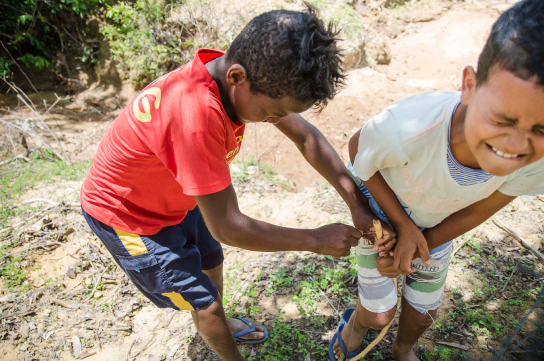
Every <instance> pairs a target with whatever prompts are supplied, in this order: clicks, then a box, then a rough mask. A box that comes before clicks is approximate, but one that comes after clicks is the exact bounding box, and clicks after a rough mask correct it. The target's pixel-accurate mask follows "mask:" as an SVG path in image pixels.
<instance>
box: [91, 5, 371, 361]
mask: <svg viewBox="0 0 544 361" xmlns="http://www.w3.org/2000/svg"><path fill="white" fill-rule="evenodd" d="M336 35H337V33H336V32H335V31H334V30H333V27H332V26H331V25H330V24H329V25H328V26H325V24H324V23H323V21H321V20H320V19H319V18H318V17H317V16H316V14H315V13H314V12H313V11H312V10H311V9H310V10H309V11H308V12H294V11H284V10H278V11H271V12H268V13H265V14H262V15H260V16H258V17H256V18H254V19H253V20H252V21H251V22H250V23H249V24H248V25H247V26H246V27H245V28H244V29H243V30H242V32H241V33H240V34H239V35H238V36H237V38H236V39H235V40H234V42H233V43H232V46H231V48H230V49H229V50H228V52H227V53H226V54H224V53H223V52H219V51H214V50H206V49H201V50H199V51H198V52H197V54H196V55H195V58H194V59H193V61H191V62H189V63H187V64H185V65H184V66H182V67H180V68H178V69H176V70H174V71H172V72H170V73H169V74H166V75H164V76H162V77H161V78H159V79H157V80H155V81H154V82H152V83H151V84H149V85H148V86H147V87H146V88H145V89H144V90H143V91H142V92H141V93H140V94H139V95H138V96H137V97H136V98H135V99H134V100H133V101H132V102H131V103H130V104H129V105H128V106H127V107H126V108H125V109H124V110H123V111H122V112H121V114H120V115H119V117H118V118H117V119H116V120H115V122H114V123H113V125H112V127H111V129H110V130H109V132H108V133H107V134H106V136H105V137H104V140H103V141H102V143H101V144H100V147H99V149H98V152H97V154H96V156H95V158H94V162H93V165H92V167H91V170H90V172H89V175H88V177H87V179H86V180H85V182H84V183H83V186H82V190H81V204H82V207H83V213H84V216H85V218H86V220H87V222H88V224H89V226H90V227H91V229H92V230H93V231H94V232H95V233H96V234H97V235H98V237H99V238H100V239H101V241H102V242H103V243H104V245H105V246H106V247H107V248H108V250H109V251H110V253H111V254H112V255H113V257H114V259H115V260H116V262H117V263H118V264H119V266H120V267H121V268H122V269H123V270H124V271H125V272H126V273H127V275H128V276H129V278H130V279H131V281H132V282H133V283H134V284H135V285H136V286H137V287H138V289H139V290H140V291H141V292H142V293H143V294H144V295H145V296H146V297H148V298H149V299H150V300H151V301H153V302H154V303H155V304H156V305H157V306H158V307H171V308H174V309H176V310H190V311H191V312H192V316H193V320H194V322H195V325H196V327H197V329H198V331H199V333H200V334H201V335H202V337H203V338H204V339H205V340H206V342H208V344H209V345H210V346H211V347H212V348H213V350H214V351H215V352H216V353H217V355H219V357H221V358H222V359H223V360H243V358H242V356H241V355H240V353H239V352H238V349H237V347H236V344H235V338H236V339H237V340H239V341H242V342H251V343H256V342H262V341H264V340H265V339H266V337H267V332H266V329H265V328H264V327H263V326H262V325H258V324H256V325H254V324H253V322H251V321H249V320H247V319H236V318H229V319H227V318H226V317H225V314H224V311H223V306H222V301H221V294H222V289H223V268H222V263H223V252H222V248H221V245H220V243H219V242H221V243H225V244H228V245H231V246H236V247H240V248H245V249H248V250H253V251H261V252H274V251H311V252H316V253H320V254H329V255H332V256H345V255H348V254H349V251H350V247H351V246H355V245H357V242H358V239H359V238H361V236H362V235H361V232H360V231H358V230H357V229H355V228H353V227H350V226H346V225H341V224H330V225H327V226H323V227H320V228H318V229H290V228H284V227H278V226H274V225H271V224H268V223H265V222H261V221H257V220H255V219H252V218H250V217H248V216H246V215H244V214H242V213H241V212H240V210H239V209H238V204H237V200H236V194H235V192H234V188H233V186H232V184H231V178H230V172H229V166H228V165H229V163H230V162H231V161H232V160H233V159H234V156H235V155H236V154H237V153H238V152H239V150H240V145H241V142H242V138H243V133H244V127H245V124H247V123H252V122H263V121H264V122H269V123H273V124H275V126H276V127H277V128H278V129H280V130H281V131H282V132H283V133H284V134H285V135H287V136H288V137H289V138H290V139H291V140H293V141H294V142H295V143H296V144H297V146H298V147H299V149H300V151H301V153H302V154H303V155H304V156H305V157H306V159H307V160H308V162H309V163H310V164H312V166H313V167H314V168H316V169H317V170H318V171H319V172H320V173H321V174H322V175H323V176H324V177H325V178H326V179H327V180H328V181H329V182H330V183H331V184H332V185H333V186H334V187H335V188H336V189H337V190H338V191H339V193H340V194H341V195H342V197H343V198H344V199H345V201H346V203H347V204H348V205H349V206H350V209H351V211H352V215H353V219H354V222H355V225H356V226H357V225H358V224H368V220H367V219H366V218H365V217H368V216H367V215H368V214H371V212H369V211H368V209H366V208H365V207H367V204H368V202H367V201H366V198H365V197H364V196H362V194H361V192H359V191H358V189H357V187H356V186H355V184H354V183H353V181H352V179H351V178H350V175H349V173H348V172H347V170H346V168H345V167H344V165H343V164H342V162H341V160H340V159H339V157H338V155H337V154H336V153H335V151H334V150H333V149H332V147H331V146H330V144H329V143H328V142H327V141H326V139H325V138H324V137H323V135H322V134H321V133H320V132H319V131H318V130H317V129H316V128H315V127H313V126H312V125H310V124H309V123H308V122H306V121H305V120H304V119H303V118H302V117H301V116H300V115H298V113H301V112H303V111H305V110H307V109H309V108H311V107H317V108H321V107H323V106H325V105H326V103H327V101H328V100H330V99H332V98H333V97H334V95H335V94H336V93H337V91H338V89H339V86H340V85H341V84H342V83H343V79H344V75H343V73H342V71H341V67H340V66H341V56H340V54H339V51H338V48H337V45H336V43H337V39H336V38H335V36H336ZM360 229H362V228H360ZM364 231H366V230H364ZM233 336H234V337H233Z"/></svg>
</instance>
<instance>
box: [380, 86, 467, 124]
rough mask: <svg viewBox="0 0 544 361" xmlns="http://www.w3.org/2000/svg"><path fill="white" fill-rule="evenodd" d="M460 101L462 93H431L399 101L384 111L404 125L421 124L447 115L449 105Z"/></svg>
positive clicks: (411, 96)
mask: <svg viewBox="0 0 544 361" xmlns="http://www.w3.org/2000/svg"><path fill="white" fill-rule="evenodd" d="M460 101H461V92H458V91H431V92H424V93H419V94H415V95H410V96H407V97H405V98H402V99H399V100H397V101H396V102H394V103H393V104H391V105H390V106H388V107H387V108H386V109H385V110H384V111H387V112H389V113H391V115H392V116H393V117H394V118H395V119H397V120H400V121H402V122H403V123H410V121H415V123H421V122H425V120H431V119H433V118H436V117H437V115H438V116H440V115H441V114H444V115H445V111H446V110H447V109H446V108H447V106H448V105H451V104H453V105H454V106H455V105H456V104H457V103H459V102H460ZM450 115H451V114H450ZM415 123H413V124H415Z"/></svg>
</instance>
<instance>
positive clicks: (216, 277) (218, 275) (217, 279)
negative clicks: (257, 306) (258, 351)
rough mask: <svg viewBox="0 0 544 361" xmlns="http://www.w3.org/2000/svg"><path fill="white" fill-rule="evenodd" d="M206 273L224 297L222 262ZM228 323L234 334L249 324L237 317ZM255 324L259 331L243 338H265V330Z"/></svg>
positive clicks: (228, 319)
mask: <svg viewBox="0 0 544 361" xmlns="http://www.w3.org/2000/svg"><path fill="white" fill-rule="evenodd" d="M204 273H205V274H206V275H207V276H208V277H209V278H210V279H211V280H212V282H213V283H214V284H215V287H217V291H219V296H220V297H221V298H222V297H223V264H222V263H221V264H220V265H219V266H217V267H215V268H213V269H210V270H204ZM195 313H196V312H193V320H194V321H195V325H196V319H195ZM227 324H228V326H229V329H230V331H231V333H232V334H233V335H234V334H235V333H238V332H240V331H243V330H245V329H247V328H248V325H247V324H246V323H245V322H242V321H240V320H238V319H236V318H227ZM254 325H255V329H256V330H257V331H258V332H250V333H248V334H245V335H244V336H242V337H241V338H243V339H245V340H259V339H261V338H263V337H264V333H263V332H262V331H263V329H262V327H261V326H259V325H258V324H256V323H254ZM197 328H198V325H197Z"/></svg>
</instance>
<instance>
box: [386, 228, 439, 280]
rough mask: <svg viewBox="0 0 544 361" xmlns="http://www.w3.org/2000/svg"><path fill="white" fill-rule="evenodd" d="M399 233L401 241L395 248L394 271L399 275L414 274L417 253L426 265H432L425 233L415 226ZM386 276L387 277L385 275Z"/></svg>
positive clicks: (402, 229)
mask: <svg viewBox="0 0 544 361" xmlns="http://www.w3.org/2000/svg"><path fill="white" fill-rule="evenodd" d="M398 232H399V241H398V242H397V245H396V247H395V252H394V260H393V265H392V267H393V269H394V270H396V271H397V272H398V273H399V274H403V275H407V274H410V273H414V272H415V271H416V269H415V268H414V267H412V266H411V265H412V259H413V257H414V254H415V253H416V252H419V255H420V257H421V260H422V261H423V263H424V264H426V265H429V264H431V262H430V258H431V255H430V253H429V247H428V246H427V240H426V239H425V236H423V233H422V232H421V231H420V230H419V229H418V228H417V227H416V226H415V225H413V224H410V225H407V226H406V227H402V228H401V229H400V230H398ZM384 276H385V275H384Z"/></svg>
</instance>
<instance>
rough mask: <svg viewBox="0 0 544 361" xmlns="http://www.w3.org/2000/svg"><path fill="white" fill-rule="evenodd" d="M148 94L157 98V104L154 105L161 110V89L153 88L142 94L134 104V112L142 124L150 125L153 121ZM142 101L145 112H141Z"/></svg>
mask: <svg viewBox="0 0 544 361" xmlns="http://www.w3.org/2000/svg"><path fill="white" fill-rule="evenodd" d="M148 94H149V95H154V96H155V103H154V104H153V105H154V106H155V109H159V106H160V105H161V89H160V88H157V87H152V88H149V89H146V90H144V91H143V92H141V93H140V94H139V95H138V96H137V97H136V99H134V102H133V103H132V111H133V112H134V116H135V117H136V119H138V120H139V121H140V122H142V123H148V122H150V121H151V106H150V105H149V99H148V98H147V97H146V95H148ZM140 99H141V100H142V106H143V107H144V111H143V112H142V111H140Z"/></svg>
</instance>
